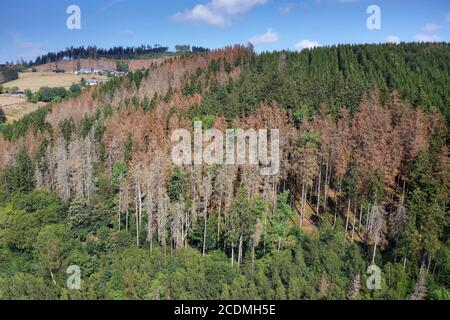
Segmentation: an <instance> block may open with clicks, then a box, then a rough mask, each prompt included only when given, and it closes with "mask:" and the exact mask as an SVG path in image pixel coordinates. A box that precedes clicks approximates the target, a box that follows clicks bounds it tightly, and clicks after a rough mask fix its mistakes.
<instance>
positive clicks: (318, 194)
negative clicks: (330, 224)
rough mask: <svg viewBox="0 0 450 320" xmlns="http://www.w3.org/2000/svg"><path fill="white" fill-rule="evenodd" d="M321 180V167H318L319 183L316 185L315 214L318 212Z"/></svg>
mask: <svg viewBox="0 0 450 320" xmlns="http://www.w3.org/2000/svg"><path fill="white" fill-rule="evenodd" d="M321 180H322V165H321V164H320V165H319V182H318V184H317V206H316V213H317V214H319V213H320V212H319V210H320V194H321V192H320V191H321V190H320V183H321Z"/></svg>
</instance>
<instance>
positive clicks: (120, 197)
mask: <svg viewBox="0 0 450 320" xmlns="http://www.w3.org/2000/svg"><path fill="white" fill-rule="evenodd" d="M121 212H122V183H121V182H119V231H120V225H121V221H120V220H121V216H120V213H121Z"/></svg>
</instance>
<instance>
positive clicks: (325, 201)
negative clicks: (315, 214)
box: [323, 160, 329, 210]
mask: <svg viewBox="0 0 450 320" xmlns="http://www.w3.org/2000/svg"><path fill="white" fill-rule="evenodd" d="M328 163H329V160H327V167H326V171H325V188H324V189H325V190H324V195H323V207H324V209H325V210H327V199H328V174H329V172H328V171H329V168H328V167H329V164H328Z"/></svg>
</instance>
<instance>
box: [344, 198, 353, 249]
mask: <svg viewBox="0 0 450 320" xmlns="http://www.w3.org/2000/svg"><path fill="white" fill-rule="evenodd" d="M350 205H351V200H350V199H348V210H347V217H346V219H345V239H344V241H345V240H347V229H348V218H349V215H350Z"/></svg>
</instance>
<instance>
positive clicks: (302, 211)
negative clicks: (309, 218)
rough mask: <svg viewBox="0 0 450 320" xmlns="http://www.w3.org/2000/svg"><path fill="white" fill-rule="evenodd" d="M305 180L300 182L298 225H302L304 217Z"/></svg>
mask: <svg viewBox="0 0 450 320" xmlns="http://www.w3.org/2000/svg"><path fill="white" fill-rule="evenodd" d="M305 198H306V195H305V182H304V181H303V182H302V200H301V205H300V227H303V219H304V217H305Z"/></svg>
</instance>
